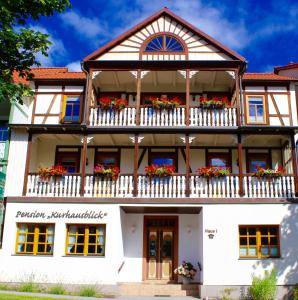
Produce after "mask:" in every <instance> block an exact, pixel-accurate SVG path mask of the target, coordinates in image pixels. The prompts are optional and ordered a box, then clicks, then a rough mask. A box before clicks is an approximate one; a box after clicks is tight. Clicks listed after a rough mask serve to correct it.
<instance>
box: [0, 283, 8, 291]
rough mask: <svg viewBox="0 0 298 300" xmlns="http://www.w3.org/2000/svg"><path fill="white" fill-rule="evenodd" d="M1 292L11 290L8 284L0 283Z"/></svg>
mask: <svg viewBox="0 0 298 300" xmlns="http://www.w3.org/2000/svg"><path fill="white" fill-rule="evenodd" d="M0 290H1V291H8V290H9V286H8V284H6V283H0Z"/></svg>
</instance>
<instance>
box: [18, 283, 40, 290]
mask: <svg viewBox="0 0 298 300" xmlns="http://www.w3.org/2000/svg"><path fill="white" fill-rule="evenodd" d="M18 291H19V292H26V293H34V292H39V291H40V288H39V286H38V285H37V284H36V283H34V282H33V281H28V282H24V283H22V284H21V285H20V286H19V288H18Z"/></svg>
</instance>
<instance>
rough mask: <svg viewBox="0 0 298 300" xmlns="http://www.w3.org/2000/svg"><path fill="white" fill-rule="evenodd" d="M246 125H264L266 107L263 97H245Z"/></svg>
mask: <svg viewBox="0 0 298 300" xmlns="http://www.w3.org/2000/svg"><path fill="white" fill-rule="evenodd" d="M246 109H247V123H248V124H266V123H267V121H266V117H267V116H266V107H265V98H264V96H247V98H246Z"/></svg>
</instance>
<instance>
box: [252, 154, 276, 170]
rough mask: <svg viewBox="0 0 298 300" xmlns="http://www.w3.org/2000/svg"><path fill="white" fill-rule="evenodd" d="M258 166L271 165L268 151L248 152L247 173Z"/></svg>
mask: <svg viewBox="0 0 298 300" xmlns="http://www.w3.org/2000/svg"><path fill="white" fill-rule="evenodd" d="M258 167H261V168H264V169H268V168H270V167H271V163H270V156H269V153H248V154H247V169H248V172H249V173H254V172H256V171H257V169H258Z"/></svg>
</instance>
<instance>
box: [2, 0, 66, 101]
mask: <svg viewBox="0 0 298 300" xmlns="http://www.w3.org/2000/svg"><path fill="white" fill-rule="evenodd" d="M68 7H70V2H69V0H0V102H2V101H5V100H6V101H7V100H10V101H12V102H20V103H22V97H23V96H30V95H32V92H31V90H30V89H29V87H27V86H26V85H24V84H14V83H13V80H12V78H13V74H14V72H16V73H18V74H19V75H20V77H23V78H25V79H29V80H30V79H32V77H33V74H32V73H31V71H30V69H31V67H32V66H40V63H39V62H38V60H37V59H36V55H37V54H38V53H41V54H43V55H45V56H47V51H48V49H49V46H50V45H51V42H50V41H49V35H47V34H44V33H41V32H39V31H36V30H32V29H30V28H28V22H30V20H34V21H37V20H39V19H40V18H41V17H48V16H52V15H53V14H54V13H55V12H58V13H60V12H63V11H64V10H65V9H67V8H68Z"/></svg>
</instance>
